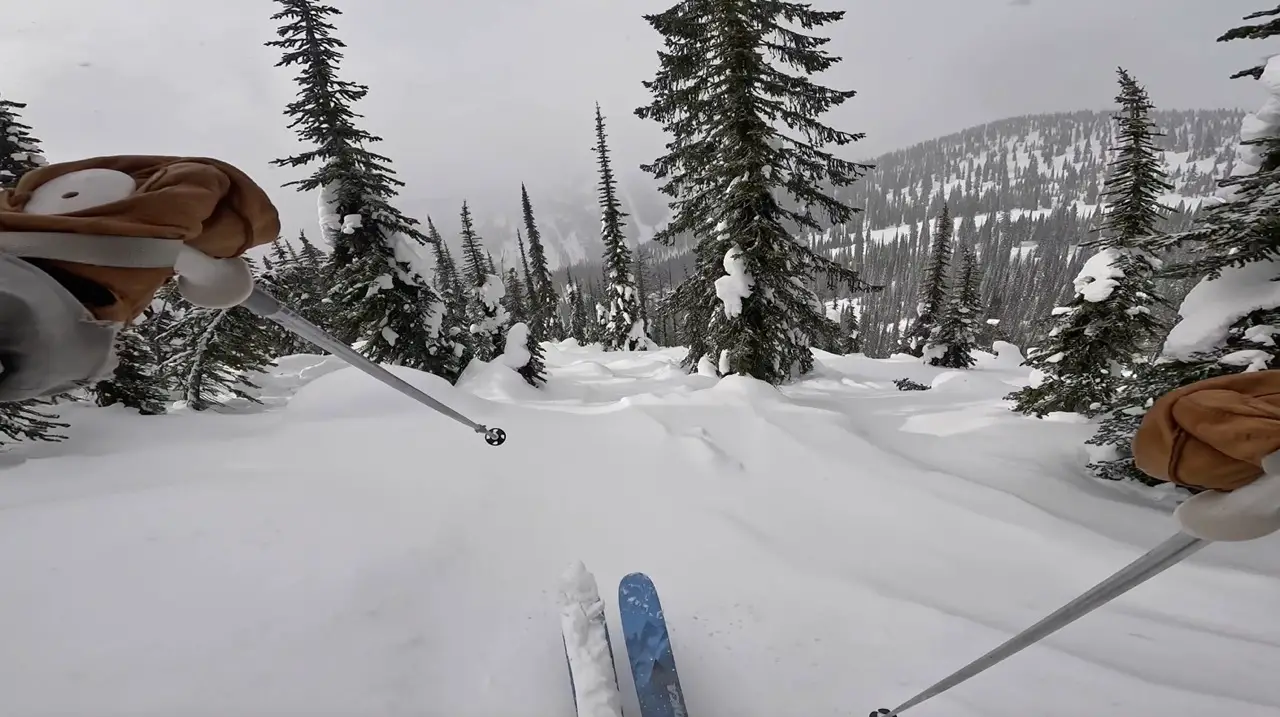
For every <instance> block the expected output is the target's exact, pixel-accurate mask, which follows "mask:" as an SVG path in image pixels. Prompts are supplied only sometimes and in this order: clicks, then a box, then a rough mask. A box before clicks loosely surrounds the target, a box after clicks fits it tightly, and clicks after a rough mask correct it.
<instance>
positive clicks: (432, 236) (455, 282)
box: [427, 217, 471, 383]
mask: <svg viewBox="0 0 1280 717" xmlns="http://www.w3.org/2000/svg"><path fill="white" fill-rule="evenodd" d="M427 241H429V242H430V243H431V249H432V251H433V252H434V254H435V261H436V266H435V268H436V271H435V278H434V279H435V290H436V293H437V294H439V295H440V296H441V297H442V298H443V299H444V302H445V307H446V308H445V312H444V316H443V319H442V321H441V324H440V343H441V348H442V350H443V351H444V356H445V362H444V366H443V372H442V373H441V374H440V375H441V376H442V377H443V378H445V379H448V380H449V382H450V383H456V382H457V380H458V378H459V377H460V376H462V371H463V369H465V368H466V367H467V363H468V362H469V361H470V360H471V328H470V327H471V324H470V322H469V320H468V319H467V290H466V288H465V287H464V286H463V284H462V275H461V274H460V272H459V271H458V265H457V263H456V262H455V261H454V260H453V253H452V252H450V251H449V245H448V244H447V243H446V242H445V240H444V237H442V236H440V231H439V230H438V229H436V225H435V222H433V221H432V220H431V217H427Z"/></svg>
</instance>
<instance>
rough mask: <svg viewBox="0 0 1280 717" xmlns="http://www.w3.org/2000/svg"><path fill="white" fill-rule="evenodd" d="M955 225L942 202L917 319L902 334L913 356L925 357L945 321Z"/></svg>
mask: <svg viewBox="0 0 1280 717" xmlns="http://www.w3.org/2000/svg"><path fill="white" fill-rule="evenodd" d="M952 234H953V224H952V221H951V208H950V206H948V205H946V204H943V205H942V211H941V212H939V213H938V218H937V220H936V221H934V225H933V240H932V241H930V242H929V263H928V265H926V266H925V270H924V274H923V276H921V277H920V289H919V294H920V298H919V301H918V302H917V303H916V320H915V321H913V322H911V328H909V329H907V333H906V335H905V336H904V337H903V342H904V344H905V349H904V350H905V351H906V352H907V353H909V354H911V355H912V356H916V357H923V356H924V353H925V350H924V349H925V345H926V344H927V343H929V337H930V336H932V335H933V330H934V329H935V328H936V327H937V326H938V323H939V322H940V321H941V320H942V314H943V312H944V311H945V310H946V306H947V275H948V273H949V272H950V270H951V254H952V251H953V248H952V246H951V242H952V240H953V236H952Z"/></svg>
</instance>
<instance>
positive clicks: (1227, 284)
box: [1088, 8, 1280, 483]
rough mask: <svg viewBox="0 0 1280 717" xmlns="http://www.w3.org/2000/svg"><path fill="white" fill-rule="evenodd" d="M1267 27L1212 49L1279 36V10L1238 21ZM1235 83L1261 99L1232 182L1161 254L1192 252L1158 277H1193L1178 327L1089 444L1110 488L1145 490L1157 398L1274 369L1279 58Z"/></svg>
mask: <svg viewBox="0 0 1280 717" xmlns="http://www.w3.org/2000/svg"><path fill="white" fill-rule="evenodd" d="M1262 18H1273V19H1271V20H1267V21H1264V22H1260V23H1254V24H1248V25H1243V26H1241V27H1237V28H1234V29H1232V30H1230V31H1228V32H1227V33H1225V34H1224V35H1222V36H1221V37H1220V38H1219V41H1230V40H1236V39H1262V38H1266V37H1271V36H1274V35H1277V34H1280V8H1276V9H1275V10H1267V11H1263V12H1258V13H1254V14H1252V15H1249V16H1247V17H1246V18H1245V19H1246V20H1259V19H1262ZM1232 77H1233V79H1238V78H1253V79H1255V80H1256V81H1257V82H1258V83H1259V84H1260V85H1261V86H1262V87H1263V88H1264V89H1265V90H1266V92H1267V94H1268V95H1269V97H1268V98H1267V100H1266V102H1265V103H1264V104H1263V106H1262V108H1261V109H1260V110H1258V111H1257V112H1255V113H1252V114H1251V115H1249V116H1246V117H1245V119H1244V121H1243V123H1242V125H1241V132H1240V139H1241V141H1240V144H1239V145H1238V146H1237V148H1236V162H1235V165H1234V171H1233V172H1232V175H1231V176H1230V177H1228V178H1226V179H1224V180H1223V181H1222V182H1221V187H1220V189H1219V192H1218V197H1219V199H1221V200H1222V201H1221V202H1220V203H1218V204H1216V205H1213V206H1210V207H1208V208H1207V209H1206V210H1205V211H1204V212H1203V213H1202V214H1201V215H1200V219H1199V221H1198V222H1197V225H1196V226H1195V227H1194V228H1193V229H1192V230H1190V231H1187V232H1181V233H1177V234H1173V235H1171V236H1169V237H1168V238H1167V240H1166V243H1167V244H1173V245H1185V246H1189V247H1190V248H1191V249H1192V254H1191V256H1192V257H1193V260H1192V261H1190V262H1186V263H1183V264H1180V265H1177V266H1174V267H1170V268H1169V269H1168V270H1167V271H1165V272H1164V273H1165V274H1166V275H1169V276H1174V277H1179V276H1191V277H1195V276H1199V277H1201V279H1200V282H1199V283H1198V284H1196V286H1195V287H1194V288H1193V289H1192V290H1191V291H1190V292H1189V293H1188V294H1187V296H1186V298H1185V299H1184V300H1183V302H1182V305H1181V306H1180V307H1179V309H1178V316H1179V318H1180V320H1179V322H1178V323H1177V324H1176V325H1175V326H1173V328H1172V329H1171V330H1170V332H1169V334H1168V336H1167V337H1166V339H1165V342H1164V345H1163V347H1162V351H1161V355H1160V356H1159V358H1157V359H1156V360H1155V361H1154V362H1153V363H1152V364H1150V365H1146V366H1142V365H1140V366H1138V368H1137V370H1136V371H1135V372H1134V376H1133V378H1132V379H1131V380H1130V381H1129V382H1128V383H1127V385H1126V386H1125V391H1124V394H1123V401H1121V402H1117V403H1118V405H1117V407H1116V410H1115V411H1114V412H1113V413H1112V415H1111V416H1110V417H1109V418H1108V419H1107V420H1106V421H1105V422H1104V423H1103V424H1102V426H1101V427H1100V428H1099V430H1098V434H1097V435H1095V436H1094V437H1093V438H1092V439H1090V440H1089V441H1088V442H1089V443H1090V444H1093V445H1096V446H1099V447H1100V449H1101V450H1100V451H1099V455H1098V456H1096V457H1095V460H1094V462H1093V463H1092V464H1091V465H1090V467H1091V468H1092V469H1093V471H1094V474H1095V475H1097V476H1099V477H1101V478H1109V479H1113V480H1118V479H1129V480H1136V481H1141V482H1146V483H1150V482H1151V479H1150V478H1148V477H1147V476H1146V475H1144V474H1143V473H1142V472H1141V471H1139V470H1138V469H1137V467H1136V466H1134V464H1133V454H1132V451H1131V448H1130V446H1131V443H1132V440H1133V435H1134V433H1136V431H1137V428H1138V426H1139V425H1140V423H1141V421H1142V417H1143V415H1144V414H1145V413H1146V411H1147V410H1148V409H1149V408H1150V407H1151V405H1152V403H1153V402H1154V401H1155V399H1156V398H1158V397H1160V396H1162V395H1164V394H1165V393H1167V392H1169V391H1171V390H1173V389H1175V388H1178V387H1180V386H1184V385H1187V384H1189V383H1193V382H1195V381H1198V380H1201V379H1205V378H1212V377H1215V376H1222V375H1227V374H1231V373H1238V372H1241V371H1258V370H1264V369H1274V368H1280V349H1278V348H1277V345H1276V339H1275V338H1274V335H1275V334H1276V333H1277V332H1278V329H1277V327H1280V300H1276V299H1275V298H1274V297H1275V296H1276V292H1275V290H1274V287H1275V286H1276V282H1277V281H1280V262H1277V259H1278V258H1280V223H1277V222H1276V220H1275V218H1276V216H1278V215H1280V56H1275V55H1273V56H1271V57H1270V58H1269V59H1268V60H1267V61H1266V62H1265V64H1263V65H1259V66H1257V67H1253V68H1249V69H1246V70H1244V71H1241V72H1238V73H1236V74H1235V75H1233V76H1232Z"/></svg>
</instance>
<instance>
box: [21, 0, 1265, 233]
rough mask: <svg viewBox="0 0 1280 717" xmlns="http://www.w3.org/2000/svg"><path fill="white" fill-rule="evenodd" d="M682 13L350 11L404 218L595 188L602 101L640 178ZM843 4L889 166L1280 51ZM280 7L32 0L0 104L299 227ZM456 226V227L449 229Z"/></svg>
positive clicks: (1058, 17) (624, 159) (1145, 6)
mask: <svg viewBox="0 0 1280 717" xmlns="http://www.w3.org/2000/svg"><path fill="white" fill-rule="evenodd" d="M671 1H672V0H332V2H333V3H334V4H336V5H337V6H338V7H340V8H342V9H343V10H344V12H345V13H346V14H345V15H343V16H342V17H340V18H339V36H340V37H341V38H342V39H343V40H344V41H345V42H346V43H347V44H348V45H349V46H350V47H349V48H348V53H347V60H346V62H345V63H344V66H343V69H342V72H343V76H344V77H345V78H346V79H350V80H354V81H357V82H362V83H365V84H367V85H369V86H370V88H371V92H370V95H369V97H368V99H366V100H365V101H364V102H362V103H361V105H360V106H359V107H358V111H360V112H361V113H362V114H364V115H365V116H366V118H367V119H366V120H365V126H366V128H367V129H369V130H370V131H372V132H374V133H376V134H379V135H381V136H382V137H383V138H384V139H385V140H386V141H385V142H384V143H383V144H382V145H381V146H380V148H379V150H380V151H381V152H383V153H384V154H387V155H389V156H390V157H392V158H393V160H394V161H395V166H396V168H397V170H398V171H399V173H400V176H401V178H402V179H403V180H405V181H406V182H407V183H408V187H407V188H406V189H405V191H404V194H403V199H402V201H401V207H402V208H403V209H405V210H406V211H408V212H409V213H411V214H414V213H417V211H418V210H420V209H421V207H423V206H425V205H426V203H427V202H428V201H429V202H430V203H431V204H432V205H436V204H437V203H439V202H440V201H448V202H451V203H452V204H460V203H461V201H462V199H463V198H464V197H466V198H469V199H470V201H471V203H472V205H473V206H474V207H476V209H477V211H479V212H483V213H485V214H493V213H497V212H502V213H514V212H515V211H516V210H518V204H517V201H518V197H519V195H518V192H519V185H520V183H521V182H522V181H524V182H527V183H528V184H529V185H530V189H531V191H534V192H535V195H536V194H537V193H538V192H544V193H546V192H554V191H555V190H556V189H557V188H558V187H561V186H567V185H570V184H581V182H582V181H583V180H584V179H586V180H587V181H589V180H590V176H591V175H590V173H591V172H592V171H593V169H594V167H593V157H592V154H591V146H592V144H593V139H594V138H593V136H592V124H591V123H592V117H593V115H592V113H593V111H594V109H593V107H594V103H595V102H596V101H599V102H600V103H601V105H602V106H603V108H604V111H605V113H606V115H607V116H608V118H609V122H610V133H611V135H612V142H613V145H614V151H615V154H616V158H617V161H618V163H619V165H620V167H621V168H622V169H623V170H624V172H625V171H626V170H628V169H631V168H634V167H635V165H637V164H639V163H640V162H642V161H647V160H649V159H652V158H653V157H654V156H655V155H656V154H657V153H658V152H660V151H661V148H662V142H663V138H662V135H661V133H660V132H659V131H658V129H657V127H656V126H655V125H653V124H652V123H647V122H643V121H641V120H639V119H638V118H636V117H635V116H634V114H633V111H634V109H635V108H636V107H637V106H639V105H641V104H643V103H644V102H645V101H646V99H647V96H646V93H645V90H644V88H643V87H642V86H641V84H640V83H641V81H642V80H646V79H649V78H650V77H652V74H653V72H654V70H655V67H656V56H655V51H656V50H657V49H658V47H659V38H658V36H657V35H656V34H655V33H654V32H653V31H652V30H651V29H650V27H649V26H648V24H647V23H645V22H644V20H643V18H642V14H643V13H645V12H655V11H659V10H662V9H664V8H665V7H667V6H668V5H669V4H670V3H671ZM815 4H816V5H818V6H819V7H824V8H839V7H845V8H846V9H848V10H849V14H848V15H847V16H846V19H845V20H844V21H843V22H842V23H839V24H837V25H835V26H832V27H831V29H830V30H829V34H830V35H831V36H832V37H833V42H832V48H833V52H835V53H836V54H838V55H840V56H842V57H844V58H845V61H844V62H842V63H841V64H840V65H838V66H837V68H836V69H834V70H832V71H831V72H830V73H828V76H827V77H826V78H824V80H825V81H826V82H827V83H828V84H831V85H834V86H838V87H841V88H850V89H855V90H858V92H859V96H858V97H857V98H855V99H854V100H852V101H851V102H850V103H849V104H848V105H847V106H846V107H845V108H844V109H842V110H840V111H839V112H838V113H833V114H832V115H831V116H829V117H828V118H827V119H828V121H829V122H830V123H831V124H833V125H835V126H837V127H839V128H841V129H846V130H850V131H861V132H866V133H867V139H866V140H864V141H863V142H862V143H860V148H859V149H858V150H857V154H858V155H859V156H860V157H861V156H862V155H865V156H871V155H873V154H874V153H877V152H880V151H884V150H888V149H893V148H896V147H899V146H903V145H906V144H909V143H912V142H916V141H920V140H924V139H928V138H931V137H934V136H937V135H940V134H945V133H948V132H952V131H956V130H960V129H963V128H964V127H967V126H971V125H974V124H979V123H982V122H985V121H989V120H995V119H999V118H1002V117H1006V116H1010V115H1018V114H1025V113H1032V112H1044V111H1053V110H1070V109H1080V108H1098V109H1102V108H1107V107H1109V106H1111V100H1112V97H1113V96H1114V95H1115V82H1114V70H1115V67H1116V66H1117V65H1122V66H1124V67H1126V68H1127V69H1129V70H1130V71H1131V72H1132V73H1134V74H1135V75H1136V76H1137V78H1138V79H1139V80H1140V81H1141V82H1143V83H1144V84H1146V85H1147V87H1148V90H1149V91H1150V94H1151V97H1152V100H1153V101H1154V102H1155V104H1156V105H1157V106H1160V107H1166V108H1190V107H1245V108H1254V107H1257V106H1258V105H1260V103H1261V100H1262V95H1261V94H1260V88H1258V87H1256V86H1254V85H1253V83H1252V82H1251V81H1248V80H1234V81H1233V80H1229V79H1228V75H1230V74H1231V72H1232V71H1234V70H1236V69H1238V68H1240V67H1243V66H1246V65H1247V64H1249V63H1251V62H1253V61H1254V60H1256V59H1258V58H1260V57H1262V56H1264V55H1265V54H1267V53H1268V52H1269V51H1272V47H1271V45H1270V44H1268V43H1266V42H1249V41H1237V42H1233V43H1215V42H1214V38H1216V37H1217V36H1218V35H1219V34H1221V32H1222V31H1224V30H1225V29H1227V28H1229V27H1232V26H1234V25H1235V24H1238V20H1239V18H1240V17H1241V16H1243V15H1245V14H1246V13H1248V12H1251V11H1254V10H1256V9H1258V8H1259V7H1261V6H1264V5H1267V4H1268V3H1262V2H1258V1H1256V0H1248V1H1246V0H1212V1H1206V0H815ZM276 7H277V6H276V3H274V2H270V1H269V0H215V1H214V2H208V1H204V0H202V1H200V2H197V1H196V0H33V1H30V2H10V3H7V4H6V7H5V10H4V21H3V22H2V23H0V68H2V71H0V96H3V97H6V98H9V99H13V100H17V101H21V102H26V103H28V104H29V107H28V109H27V110H26V115H25V116H26V119H27V121H28V124H31V125H32V126H33V127H34V128H35V130H36V134H37V136H39V137H40V138H41V139H43V140H44V143H45V150H46V154H48V155H49V157H50V158H51V159H53V160H54V161H58V160H65V159H76V158H80V157H84V156H92V155H99V154H124V153H148V154H188V155H208V156H214V157H217V158H220V159H224V160H227V161H230V162H232V163H234V164H236V165H238V166H240V167H241V168H243V169H244V170H246V171H247V172H249V173H250V174H251V175H253V176H254V177H256V178H258V180H259V181H260V182H261V183H262V184H263V185H264V186H265V187H266V189H267V190H268V191H269V192H270V193H271V194H272V196H273V197H275V198H276V201H277V203H278V204H279V205H280V207H281V209H282V213H283V214H284V217H285V224H286V227H288V228H289V229H288V230H289V231H291V232H292V231H296V229H297V228H299V227H306V228H308V229H310V228H311V227H312V226H314V216H315V210H314V200H313V198H311V197H302V196H298V195H296V194H295V193H294V192H293V191H292V190H291V189H282V188H281V187H280V185H281V184H282V183H283V182H284V181H287V180H289V179H292V178H296V177H298V176H299V171H298V170H278V169H273V168H270V167H269V166H268V162H269V161H270V160H271V159H272V158H275V157H279V156H282V155H285V154H288V153H290V152H292V151H294V150H295V149H296V145H295V143H294V140H293V136H292V134H291V133H290V131H289V130H288V129H287V128H286V124H285V120H284V118H283V117H282V115H281V110H282V108H283V106H284V105H285V103H286V102H288V101H289V100H290V99H291V98H292V93H293V86H292V84H291V75H292V72H290V71H286V70H283V69H276V68H274V67H273V66H274V64H275V62H276V60H277V58H278V53H277V51H276V50H274V49H272V48H268V47H264V46H263V43H264V42H265V41H267V40H270V39H272V38H273V37H274V34H273V33H274V27H273V25H272V23H271V21H270V19H269V17H270V15H271V14H272V13H273V12H275V10H276ZM436 219H437V222H438V223H440V224H441V225H442V229H443V228H445V227H453V226H454V225H455V224H456V219H455V217H453V216H447V217H436Z"/></svg>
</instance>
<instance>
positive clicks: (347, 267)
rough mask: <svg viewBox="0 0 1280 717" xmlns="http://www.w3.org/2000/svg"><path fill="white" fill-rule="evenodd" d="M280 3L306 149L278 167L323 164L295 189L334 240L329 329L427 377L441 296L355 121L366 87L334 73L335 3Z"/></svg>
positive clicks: (432, 366)
mask: <svg viewBox="0 0 1280 717" xmlns="http://www.w3.org/2000/svg"><path fill="white" fill-rule="evenodd" d="M275 1H276V3H277V4H278V5H279V6H280V7H281V9H280V11H279V12H277V13H276V14H275V15H273V16H272V19H273V20H275V21H277V22H279V23H280V27H279V30H278V31H277V35H278V36H279V39H278V40H273V41H271V42H268V43H267V44H268V45H269V46H271V47H276V48H279V49H281V50H282V51H283V54H282V57H281V60H280V62H279V63H277V65H276V66H277V67H294V66H296V67H298V75H297V77H296V78H295V79H296V82H297V84H298V87H299V91H298V95H297V99H296V100H294V101H293V102H291V103H289V105H288V106H287V108H286V109H285V114H286V115H287V116H288V117H290V118H292V120H293V121H292V122H291V123H290V127H291V128H293V129H294V131H295V132H296V133H297V135H298V138H299V139H301V140H302V141H303V142H304V143H306V144H309V145H311V149H308V150H307V151H304V152H302V153H300V154H297V155H294V156H292V157H287V158H284V159H278V160H275V162H274V163H275V164H276V165H277V166H283V167H301V166H307V165H312V164H318V165H319V166H318V167H317V168H316V169H315V171H314V172H313V173H312V174H311V176H310V177H307V178H306V179H303V180H298V181H294V182H290V183H289V184H288V185H286V186H296V187H298V189H299V191H307V192H310V191H318V192H320V198H321V204H322V212H321V214H322V219H321V222H322V230H323V233H324V235H325V238H326V239H328V240H329V242H330V243H331V245H332V246H333V252H332V254H331V255H330V263H329V275H330V277H332V279H333V283H332V285H331V286H329V287H327V288H328V291H329V296H330V300H331V304H332V307H333V311H332V312H331V313H330V314H329V316H330V318H331V319H332V321H333V324H332V327H333V329H334V330H335V333H337V334H338V335H339V336H340V337H341V338H342V339H343V340H345V341H348V342H353V341H357V340H363V341H364V345H363V348H362V349H361V350H362V352H363V353H364V355H365V356H367V357H368V358H369V359H371V360H373V361H379V362H385V363H392V364H399V365H403V366H409V367H411V368H417V369H420V370H424V371H430V372H432V373H437V374H444V373H446V372H447V369H446V363H447V361H448V358H447V356H446V353H447V351H445V350H444V347H442V345H441V342H440V326H441V324H442V323H443V321H442V317H441V316H440V314H441V312H443V311H444V310H445V305H444V302H442V301H441V300H440V298H439V296H438V295H437V294H436V292H434V291H433V290H432V289H431V287H430V285H429V280H428V279H427V278H426V277H425V276H423V274H422V272H420V271H419V270H418V269H417V268H416V267H415V266H413V264H412V263H411V259H409V257H412V256H414V255H415V254H416V253H417V249H418V248H419V247H422V246H424V244H425V241H426V238H425V237H424V236H423V234H422V233H421V232H420V231H419V230H418V228H417V221H416V220H413V219H410V218H409V217H406V216H404V215H403V214H401V213H400V211H399V210H397V209H396V208H395V207H394V206H392V204H391V202H392V200H393V199H394V198H395V196H396V193H397V188H398V187H401V186H403V185H404V183H403V182H401V181H400V180H398V179H396V178H395V174H394V171H393V170H392V169H391V160H389V159H388V158H387V157H384V156H382V155H379V154H376V153H374V152H372V151H370V150H369V149H368V148H367V146H368V145H371V144H374V143H376V142H379V141H381V138H379V137H376V136H374V135H372V134H370V133H368V132H366V131H364V130H362V129H360V128H358V127H357V126H356V124H355V121H356V119H357V118H358V117H359V115H357V114H356V113H355V111H354V110H353V109H352V106H353V105H354V104H355V103H356V102H358V101H359V100H361V99H363V98H364V97H365V96H366V95H367V94H368V92H369V88H368V87H366V86H364V85H360V84H356V83H354V82H350V81H346V80H341V79H339V77H338V64H339V61H340V60H341V59H342V48H344V47H345V45H344V44H343V43H342V41H340V40H338V39H337V38H336V37H334V36H333V32H334V29H335V28H334V26H333V24H332V23H331V21H330V18H331V17H334V16H337V15H339V14H341V13H340V12H339V10H338V9H337V8H334V7H332V6H329V5H324V4H322V3H320V2H318V0H275Z"/></svg>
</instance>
